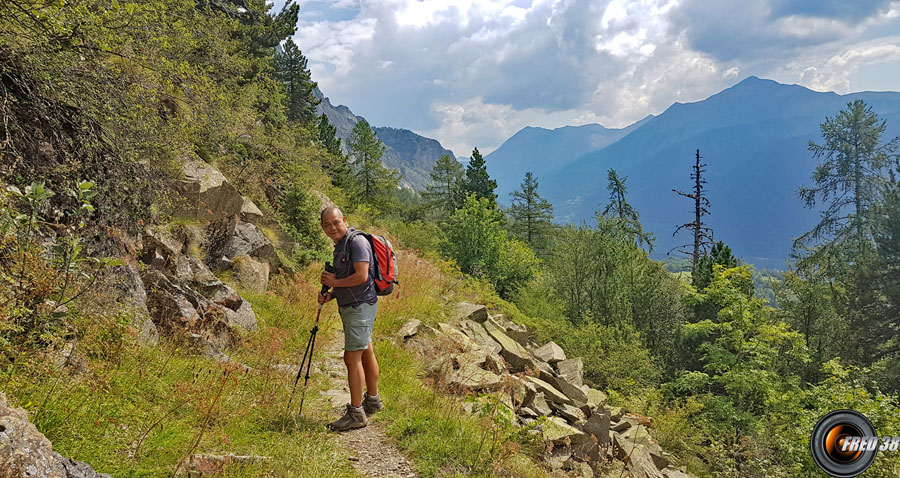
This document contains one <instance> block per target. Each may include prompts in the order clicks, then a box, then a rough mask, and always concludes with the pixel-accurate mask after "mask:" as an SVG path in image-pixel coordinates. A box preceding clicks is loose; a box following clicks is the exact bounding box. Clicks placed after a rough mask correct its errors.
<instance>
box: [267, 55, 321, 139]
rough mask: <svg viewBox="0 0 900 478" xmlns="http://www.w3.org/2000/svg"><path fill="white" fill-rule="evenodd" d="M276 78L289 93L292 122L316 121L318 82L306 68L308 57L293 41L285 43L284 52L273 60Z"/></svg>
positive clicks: (288, 107)
mask: <svg viewBox="0 0 900 478" xmlns="http://www.w3.org/2000/svg"><path fill="white" fill-rule="evenodd" d="M272 63H273V66H274V69H275V73H274V77H275V79H277V80H278V81H280V82H281V84H283V85H284V89H285V92H286V93H287V99H286V101H287V105H286V110H287V117H288V119H289V120H292V121H300V122H303V123H308V122H311V121H315V118H316V105H318V104H319V100H317V99H316V97H315V95H313V90H314V89H315V87H316V82H314V81H312V77H311V76H310V72H309V69H308V68H307V67H306V63H307V60H306V57H305V56H303V53H301V52H300V48H298V47H297V44H296V43H294V42H293V41H292V40H288V41H287V42H285V43H284V50H283V51H280V52H276V53H275V56H274V57H273V58H272Z"/></svg>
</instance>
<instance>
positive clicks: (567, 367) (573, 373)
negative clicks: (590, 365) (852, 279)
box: [556, 357, 584, 388]
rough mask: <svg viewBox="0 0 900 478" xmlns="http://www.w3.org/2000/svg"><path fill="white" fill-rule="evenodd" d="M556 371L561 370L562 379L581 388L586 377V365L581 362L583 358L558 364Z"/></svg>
mask: <svg viewBox="0 0 900 478" xmlns="http://www.w3.org/2000/svg"><path fill="white" fill-rule="evenodd" d="M556 369H557V370H559V376H560V377H562V378H564V379H565V380H566V381H567V382H569V383H571V384H572V385H575V386H576V387H579V388H581V385H582V377H583V376H584V363H583V362H582V361H581V357H576V358H573V359H568V360H562V361H560V362H557V364H556Z"/></svg>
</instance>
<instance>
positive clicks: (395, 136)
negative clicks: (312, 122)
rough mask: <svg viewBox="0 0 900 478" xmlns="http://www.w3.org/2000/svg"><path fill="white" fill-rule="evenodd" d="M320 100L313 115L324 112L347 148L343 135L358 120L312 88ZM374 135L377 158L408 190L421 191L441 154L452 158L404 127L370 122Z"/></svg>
mask: <svg viewBox="0 0 900 478" xmlns="http://www.w3.org/2000/svg"><path fill="white" fill-rule="evenodd" d="M314 94H315V95H316V98H318V99H319V100H320V101H321V102H320V103H319V105H318V106H317V107H316V114H317V115H320V114H322V113H325V116H327V117H328V120H329V121H331V124H333V125H334V126H335V128H336V129H337V136H338V137H339V138H341V140H342V147H343V148H344V151H346V150H347V144H346V143H347V138H349V137H350V133H351V132H352V131H353V127H354V126H356V124H357V123H359V121H360V120H361V119H362V116H357V115H355V114H353V112H352V111H350V108H347V107H346V106H344V105H338V106H334V105H332V104H331V100H329V99H328V97H327V96H325V95H324V94H322V92H321V91H320V90H319V88H316V89H315V91H314ZM372 129H373V131H375V136H377V137H378V139H380V140H381V142H382V143H384V145H385V146H386V148H385V152H384V156H383V157H382V158H381V161H382V162H383V163H384V165H385V166H387V167H389V168H391V169H397V170H399V171H400V174H401V175H402V179H401V181H400V184H401V185H403V186H406V187H409V188H412V189H416V190H422V189H425V186H426V185H428V182H429V173H430V172H431V168H432V166H434V163H435V161H437V160H438V159H440V157H441V155H444V154H448V155H450V157H451V158H453V157H455V155H454V154H453V152H452V151H450V150H449V149H445V148H444V147H443V146H441V143H439V142H438V141H437V140H434V139H431V138H426V137H424V136H421V135H418V134H416V133H413V132H412V131H410V130H408V129H398V128H387V127H377V126H374V125H372Z"/></svg>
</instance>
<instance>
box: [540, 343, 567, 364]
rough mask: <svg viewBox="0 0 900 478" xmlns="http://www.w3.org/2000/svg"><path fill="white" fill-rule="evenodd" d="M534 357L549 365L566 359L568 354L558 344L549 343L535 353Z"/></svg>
mask: <svg viewBox="0 0 900 478" xmlns="http://www.w3.org/2000/svg"><path fill="white" fill-rule="evenodd" d="M534 356H535V357H537V358H539V359H541V360H543V361H544V362H547V363H556V362H559V361H560V360H565V359H566V353H565V352H564V351H563V349H562V347H560V346H559V345H556V342H547V343H546V344H544V345H542V346H541V347H540V348H538V349H537V350H535V351H534Z"/></svg>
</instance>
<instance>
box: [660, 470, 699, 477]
mask: <svg viewBox="0 0 900 478" xmlns="http://www.w3.org/2000/svg"><path fill="white" fill-rule="evenodd" d="M662 474H663V476H664V477H665V478H692V477H693V475H689V474H687V473H685V472H683V471H681V470H677V469H675V468H665V469H664V470H662Z"/></svg>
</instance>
